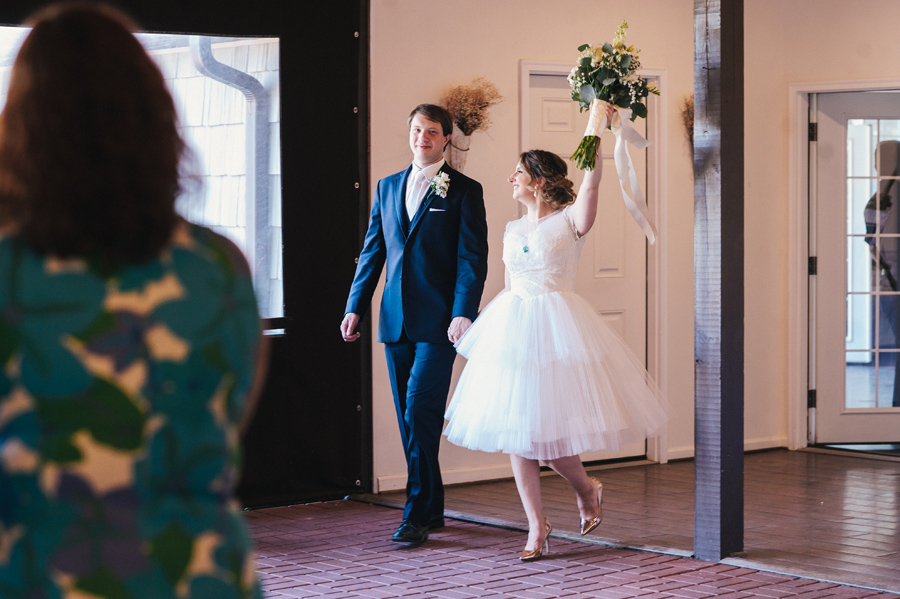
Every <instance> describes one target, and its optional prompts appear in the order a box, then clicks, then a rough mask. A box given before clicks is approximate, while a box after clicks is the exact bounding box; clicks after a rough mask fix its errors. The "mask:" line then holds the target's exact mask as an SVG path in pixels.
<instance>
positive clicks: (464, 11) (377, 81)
mask: <svg viewBox="0 0 900 599" xmlns="http://www.w3.org/2000/svg"><path fill="white" fill-rule="evenodd" d="M692 6H693V3H692V2H691V1H690V0H645V1H644V2H641V3H632V4H629V5H626V4H624V3H621V2H613V1H609V0H598V1H594V2H584V1H583V0H554V2H547V1H546V0H491V1H490V2H484V1H481V0H453V1H452V2H451V1H447V0H444V1H436V0H418V1H412V0H372V4H371V32H372V38H371V112H372V114H371V124H370V126H371V155H372V162H371V166H372V172H371V176H372V180H371V183H372V185H373V186H374V184H375V182H376V181H377V180H378V179H380V178H382V177H384V176H386V175H389V174H391V173H394V172H396V171H398V170H400V169H402V168H405V167H406V166H407V165H408V164H409V162H410V160H411V154H410V150H409V147H408V145H407V129H406V117H407V115H408V114H409V111H410V110H412V108H413V107H414V106H416V105H417V104H419V103H421V102H435V103H436V102H438V101H439V100H440V98H441V96H442V95H443V93H444V92H446V91H447V90H448V89H450V88H452V87H455V86H457V85H461V84H468V83H469V82H471V80H472V79H474V78H476V77H485V78H487V79H488V80H489V81H491V82H492V83H494V84H495V85H496V86H497V87H498V89H499V90H500V93H501V94H502V95H503V97H504V100H503V102H502V103H501V104H499V105H497V106H495V107H494V108H492V109H491V118H492V120H493V125H492V126H491V127H490V129H489V130H488V131H487V132H478V133H475V135H474V136H473V138H472V146H471V150H470V152H469V157H468V163H467V165H466V174H467V175H469V176H471V177H473V178H475V179H476V180H478V181H480V182H481V183H482V184H483V185H484V190H485V203H486V207H487V217H488V229H489V244H490V248H491V250H490V257H489V272H488V281H487V287H486V290H485V294H484V299H483V304H484V303H486V302H487V301H489V300H490V299H491V298H492V297H493V296H494V295H495V294H496V293H497V292H498V291H499V290H500V289H501V288H502V287H503V264H502V262H501V261H500V248H501V239H502V232H503V228H504V225H505V224H506V222H507V221H509V220H512V219H514V218H516V216H517V206H516V205H515V202H514V201H513V200H512V199H511V197H510V190H509V184H508V183H507V182H506V177H507V176H508V175H509V173H510V172H511V171H512V169H513V167H514V166H515V163H516V159H517V157H518V152H519V120H518V119H519V102H518V97H519V61H520V60H523V59H529V60H548V61H567V62H568V61H571V62H572V63H573V65H574V61H575V59H576V58H577V55H578V52H577V47H578V46H579V45H581V44H583V43H596V42H600V41H607V40H610V39H612V37H613V35H614V34H615V30H616V27H617V26H618V24H619V23H620V22H621V21H622V19H626V20H627V21H628V24H629V30H628V38H627V39H628V42H629V43H630V44H634V45H635V46H636V47H637V48H640V49H641V60H642V63H643V64H644V65H645V66H648V67H649V66H652V67H662V68H665V69H667V70H666V79H667V82H668V89H665V90H663V96H662V98H661V100H662V106H663V109H664V110H666V111H667V122H668V125H669V131H668V147H666V148H665V149H664V151H665V152H666V153H667V157H668V178H667V180H666V181H663V182H662V183H663V185H665V186H666V187H667V193H666V201H667V203H668V205H667V206H666V209H667V215H668V217H667V219H666V221H665V222H661V223H659V224H660V225H661V231H660V233H661V235H663V236H666V237H667V243H668V248H669V253H668V271H667V272H666V273H664V277H663V280H664V281H665V282H666V288H665V289H664V290H662V291H663V295H664V296H667V297H668V303H667V305H666V306H662V307H661V308H662V309H663V311H667V312H668V319H669V322H670V325H669V328H668V330H667V337H666V338H665V339H664V340H663V341H664V343H665V344H666V345H665V347H664V348H663V352H664V353H665V354H666V356H667V360H666V361H665V362H664V364H665V368H664V371H663V372H661V373H660V375H659V382H660V383H661V385H662V386H663V387H664V390H666V391H667V392H668V395H669V397H670V402H671V405H672V422H671V427H670V431H669V434H668V448H669V452H668V454H669V457H670V458H677V457H685V456H690V455H692V452H693V449H692V447H693V334H694V330H693V276H692V273H693V246H692V244H693V238H692V228H693V177H692V173H691V156H690V150H689V147H688V145H687V143H686V142H685V137H684V132H683V129H682V126H681V117H680V111H681V104H682V101H683V99H684V98H685V97H686V96H688V95H690V94H691V93H692V90H693V10H692ZM378 298H380V292H379V293H377V294H376V301H375V302H373V313H374V314H373V316H374V317H375V319H376V320H375V322H373V325H377V305H378V304H377V302H378ZM374 346H375V347H374V351H373V356H374V358H373V362H374V363H373V372H374V375H373V379H374V423H373V424H374V474H375V478H376V489H378V490H388V489H398V488H403V486H404V485H405V482H406V465H405V460H404V458H403V452H402V450H401V446H400V438H399V433H398V432H397V423H396V416H395V414H394V408H393V400H392V398H391V392H390V385H389V381H388V376H387V370H386V366H385V363H384V350H383V347H382V346H381V344H378V343H374ZM461 366H462V359H461V358H460V359H459V360H458V363H457V373H458V371H459V370H460V368H461ZM441 464H442V468H443V472H444V479H445V482H447V483H452V482H460V481H463V480H471V479H473V478H483V477H491V476H509V473H510V472H509V470H508V465H509V460H508V458H507V456H505V455H501V454H484V453H479V452H472V451H468V450H464V449H460V448H458V447H455V446H453V445H450V444H448V443H446V442H445V443H444V445H443V446H442V448H441Z"/></svg>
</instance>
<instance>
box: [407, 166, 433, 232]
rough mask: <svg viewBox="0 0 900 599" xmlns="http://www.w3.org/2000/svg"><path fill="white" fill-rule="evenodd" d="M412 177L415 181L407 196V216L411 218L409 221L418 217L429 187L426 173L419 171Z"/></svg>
mask: <svg viewBox="0 0 900 599" xmlns="http://www.w3.org/2000/svg"><path fill="white" fill-rule="evenodd" d="M412 176H413V177H415V179H414V180H413V182H412V184H411V185H410V186H409V194H407V196H406V214H407V216H409V220H412V219H413V217H414V216H415V215H416V210H418V209H419V203H420V202H421V201H422V196H423V195H425V188H426V187H427V186H428V177H426V176H425V171H419V172H417V173H415V174H414V175H412Z"/></svg>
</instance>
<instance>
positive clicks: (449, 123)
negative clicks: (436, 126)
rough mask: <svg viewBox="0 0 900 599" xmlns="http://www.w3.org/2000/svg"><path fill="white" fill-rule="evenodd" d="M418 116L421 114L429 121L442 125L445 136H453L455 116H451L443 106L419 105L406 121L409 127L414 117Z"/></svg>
mask: <svg viewBox="0 0 900 599" xmlns="http://www.w3.org/2000/svg"><path fill="white" fill-rule="evenodd" d="M417 114H421V115H422V116H423V117H425V118H426V119H428V120H429V121H434V122H435V123H440V124H441V130H442V131H443V132H444V135H452V134H453V115H451V114H450V111H449V110H447V109H446V108H444V107H443V106H438V105H437V104H419V105H418V106H416V107H415V108H413V111H412V112H410V113H409V118H408V119H406V125H407V126H409V125H411V124H412V120H413V117H414V116H416V115H417Z"/></svg>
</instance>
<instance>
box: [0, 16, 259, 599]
mask: <svg viewBox="0 0 900 599" xmlns="http://www.w3.org/2000/svg"><path fill="white" fill-rule="evenodd" d="M28 24H29V25H30V26H32V27H33V29H32V31H31V33H30V34H29V35H28V37H27V38H26V39H25V41H24V43H23V45H22V48H21V50H20V52H19V54H18V57H17V58H16V61H15V64H14V66H13V70H12V77H11V81H10V87H9V95H8V99H7V103H6V106H5V108H4V110H3V113H2V115H0V596H2V597H6V598H12V597H60V596H65V597H76V596H77V597H82V596H84V597H134V598H150V597H154V598H155V597H176V596H177V597H190V598H193V599H197V598H215V599H222V598H230V597H235V598H237V597H259V596H260V590H259V583H258V581H257V578H256V573H255V568H254V563H253V558H252V553H251V550H250V541H249V537H248V534H247V531H246V527H245V524H244V521H243V518H242V517H241V514H240V512H239V510H238V508H237V507H236V506H235V504H234V500H233V489H234V485H235V483H236V480H237V463H238V457H239V456H238V452H239V447H238V441H239V427H240V424H241V420H242V418H243V417H244V415H245V413H246V412H247V411H248V407H249V406H248V405H247V404H248V402H249V398H250V397H251V395H252V392H251V387H252V386H253V382H254V365H255V359H256V355H257V353H258V351H259V318H258V313H257V309H256V302H255V299H254V295H253V289H252V285H251V279H250V271H249V268H248V266H247V263H246V261H245V260H244V258H243V257H242V255H241V253H240V251H239V250H238V249H237V248H236V247H235V246H234V245H233V244H232V243H230V242H229V241H227V240H226V239H224V238H223V237H221V236H219V235H217V234H215V233H213V232H212V231H210V230H208V229H205V228H203V227H199V226H194V225H191V224H188V223H187V222H185V221H183V220H181V219H180V218H179V217H178V216H177V215H176V213H175V208H174V206H175V199H176V197H177V195H178V194H179V192H180V184H179V172H178V171H179V164H180V163H181V158H182V154H183V153H184V143H183V142H182V140H181V138H180V137H179V135H178V132H177V130H176V120H177V119H176V114H175V108H174V105H173V102H172V98H171V97H170V95H169V93H168V91H167V89H166V86H165V83H164V81H163V78H162V76H161V74H160V72H159V70H158V69H157V67H156V66H155V64H154V63H153V62H152V61H151V59H150V58H149V57H148V56H147V54H146V52H145V51H144V50H143V48H142V47H141V45H140V44H139V43H138V41H137V40H136V39H135V37H134V36H133V35H132V34H131V33H130V31H132V30H133V29H134V26H133V24H132V23H130V22H129V21H128V20H127V19H126V18H125V17H123V16H122V15H121V14H120V13H118V12H116V11H114V10H113V9H110V8H107V7H102V6H96V5H87V4H60V5H55V6H52V7H50V8H48V9H45V10H44V11H41V12H40V13H38V14H37V15H35V16H34V17H33V18H32V19H31V20H30V22H29V23H28Z"/></svg>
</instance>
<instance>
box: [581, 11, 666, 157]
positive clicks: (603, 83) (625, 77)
mask: <svg viewBox="0 0 900 599" xmlns="http://www.w3.org/2000/svg"><path fill="white" fill-rule="evenodd" d="M626 29H628V23H626V22H625V21H622V24H621V25H620V26H619V28H618V29H617V30H616V37H615V38H613V41H612V43H609V42H606V43H604V44H603V45H602V46H590V45H588V44H584V45H582V46H579V48H578V51H579V52H581V57H580V58H579V59H578V64H576V65H575V67H574V68H573V69H572V72H571V73H569V77H568V79H569V85H571V86H572V99H573V100H575V101H576V102H578V104H579V106H580V107H581V110H582V111H584V110H585V109H588V108H590V107H591V104H592V103H593V102H594V100H602V101H603V102H608V103H610V104H613V105H615V106H616V107H617V109H620V110H619V114H620V115H621V116H625V118H626V119H628V118H630V120H632V121H633V120H635V119H636V118H637V117H641V118H646V117H647V106H646V104H644V102H645V98H646V97H647V96H648V95H649V94H656V95H659V90H657V89H656V87H654V86H652V85H648V84H647V82H646V81H644V80H643V79H642V78H641V77H640V76H639V75H638V74H637V70H638V69H639V68H640V67H641V61H640V60H639V59H638V53H639V52H640V50H636V49H635V48H634V46H626V45H625V30H626ZM601 107H602V105H601ZM621 109H624V110H621ZM595 112H596V113H597V114H595ZM623 113H624V114H623ZM598 114H600V113H599V111H594V110H592V111H591V120H590V122H589V123H588V128H587V130H586V131H585V136H584V138H583V139H582V140H581V143H580V144H579V145H578V149H576V150H575V153H574V154H572V160H573V161H575V164H576V166H578V168H580V169H581V170H593V168H594V165H595V164H596V161H597V146H598V145H599V144H600V136H601V135H602V134H603V130H604V129H605V128H606V127H607V125H609V123H606V122H605V121H606V119H605V118H603V117H602V116H598Z"/></svg>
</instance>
